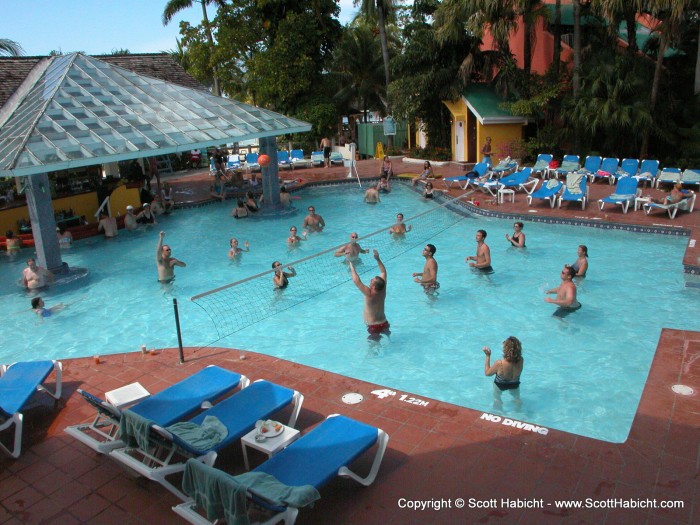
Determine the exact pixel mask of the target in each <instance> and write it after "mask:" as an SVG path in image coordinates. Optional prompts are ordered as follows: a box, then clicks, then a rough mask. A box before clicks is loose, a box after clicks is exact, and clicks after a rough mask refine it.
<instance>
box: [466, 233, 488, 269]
mask: <svg viewBox="0 0 700 525" xmlns="http://www.w3.org/2000/svg"><path fill="white" fill-rule="evenodd" d="M485 241H486V230H477V232H476V255H470V256H469V257H467V258H466V259H465V262H469V261H474V262H470V263H469V266H470V267H471V268H476V269H477V270H479V271H481V272H483V273H493V268H492V267H491V249H490V248H489V245H488V244H486V242H485Z"/></svg>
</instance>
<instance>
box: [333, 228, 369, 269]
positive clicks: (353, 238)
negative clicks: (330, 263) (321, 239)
mask: <svg viewBox="0 0 700 525" xmlns="http://www.w3.org/2000/svg"><path fill="white" fill-rule="evenodd" d="M357 239H358V235H357V233H355V232H352V233H351V234H350V242H349V243H347V244H344V245H343V246H341V247H340V248H338V249H337V250H336V252H335V254H334V255H335V256H336V257H343V256H344V257H345V262H350V261H352V262H357V261H359V260H360V254H361V253H369V249H367V250H365V249H363V248H362V246H360V245H359V243H358V242H357Z"/></svg>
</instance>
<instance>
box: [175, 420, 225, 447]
mask: <svg viewBox="0 0 700 525" xmlns="http://www.w3.org/2000/svg"><path fill="white" fill-rule="evenodd" d="M167 430H168V431H170V432H172V433H173V434H175V435H176V436H177V437H179V438H180V439H181V440H182V441H184V442H185V443H187V444H188V445H190V447H192V448H193V449H196V450H211V449H212V448H214V446H215V445H218V444H219V443H221V442H222V441H223V440H224V438H225V437H226V436H228V429H227V428H226V425H224V424H223V423H222V422H221V421H220V420H219V418H217V417H216V416H206V417H205V418H204V421H202V424H201V425H198V424H197V423H192V422H190V421H181V422H179V423H175V424H174V425H170V426H169V427H167Z"/></svg>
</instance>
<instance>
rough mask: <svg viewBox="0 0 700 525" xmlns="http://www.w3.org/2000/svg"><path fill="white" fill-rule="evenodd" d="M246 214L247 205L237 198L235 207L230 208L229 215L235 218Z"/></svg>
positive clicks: (240, 217)
mask: <svg viewBox="0 0 700 525" xmlns="http://www.w3.org/2000/svg"><path fill="white" fill-rule="evenodd" d="M247 216H248V207H247V206H246V205H245V202H243V200H241V199H238V201H237V202H236V207H235V208H234V209H232V210H231V217H234V218H236V219H242V218H244V217H247Z"/></svg>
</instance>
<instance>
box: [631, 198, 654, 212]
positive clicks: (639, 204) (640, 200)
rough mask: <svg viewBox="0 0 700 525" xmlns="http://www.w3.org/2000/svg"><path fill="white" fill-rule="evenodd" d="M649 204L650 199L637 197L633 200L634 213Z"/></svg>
mask: <svg viewBox="0 0 700 525" xmlns="http://www.w3.org/2000/svg"><path fill="white" fill-rule="evenodd" d="M650 202H651V197H637V198H635V199H634V211H637V210H638V209H639V208H641V207H642V206H643V205H645V204H648V203H650Z"/></svg>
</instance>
